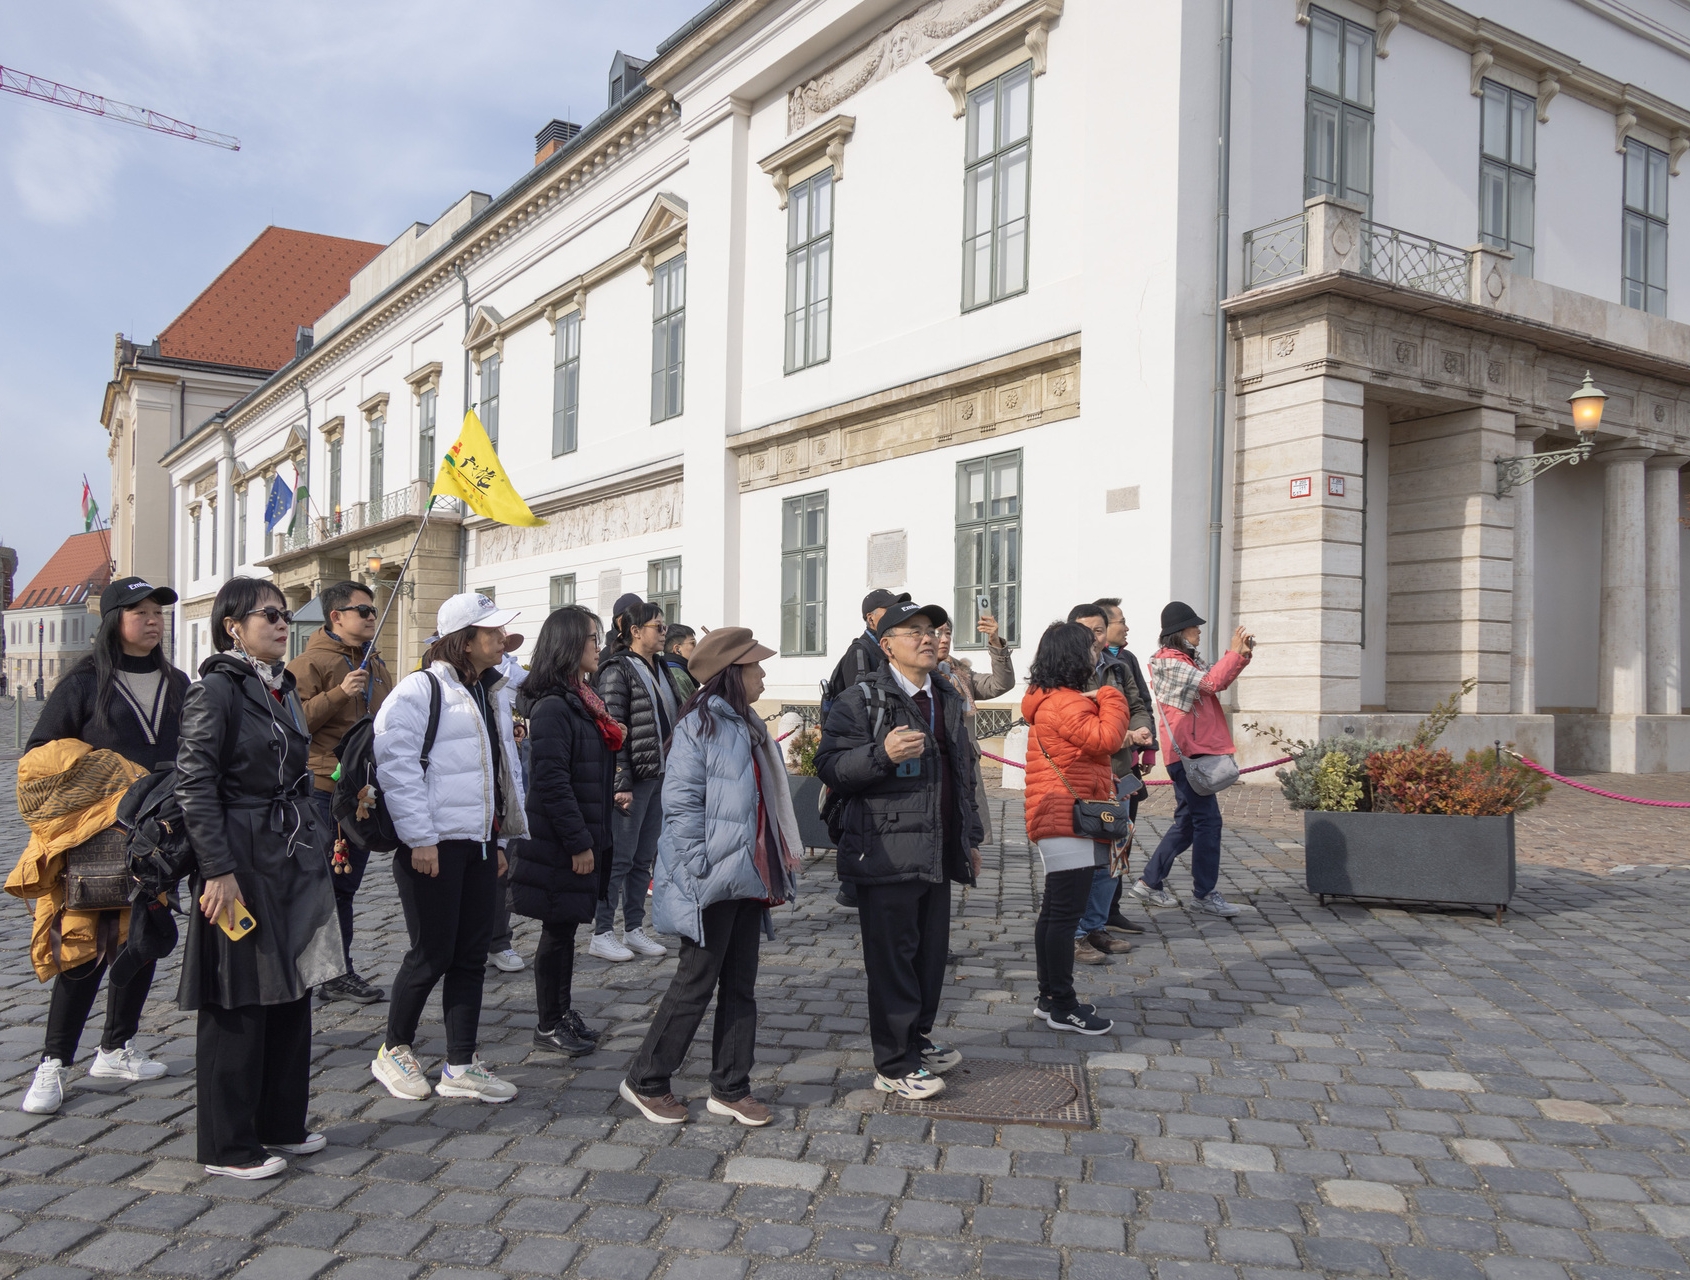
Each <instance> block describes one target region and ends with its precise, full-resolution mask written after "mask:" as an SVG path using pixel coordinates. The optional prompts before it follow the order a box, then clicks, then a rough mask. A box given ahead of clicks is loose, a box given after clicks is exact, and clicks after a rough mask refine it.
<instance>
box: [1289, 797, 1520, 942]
mask: <svg viewBox="0 0 1690 1280" xmlns="http://www.w3.org/2000/svg"><path fill="white" fill-rule="evenodd" d="M1303 857H1304V876H1305V881H1304V882H1305V884H1306V885H1307V886H1308V891H1309V892H1310V893H1313V894H1317V895H1319V897H1320V899H1321V901H1322V903H1324V902H1325V900H1326V899H1327V898H1328V897H1345V898H1389V899H1392V900H1393V901H1397V902H1453V903H1461V904H1463V905H1466V906H1473V907H1482V908H1484V909H1486V910H1493V911H1495V912H1496V918H1497V922H1498V923H1501V921H1502V911H1503V908H1504V907H1506V906H1507V905H1508V903H1509V901H1510V900H1512V898H1513V897H1514V815H1513V814H1511V813H1510V814H1505V815H1504V816H1502V817H1499V818H1454V817H1449V816H1447V815H1444V814H1433V813H1321V812H1319V811H1317V810H1313V809H1305V810H1304V811H1303Z"/></svg>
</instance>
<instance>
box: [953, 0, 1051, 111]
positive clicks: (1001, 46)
mask: <svg viewBox="0 0 1690 1280" xmlns="http://www.w3.org/2000/svg"><path fill="white" fill-rule="evenodd" d="M1062 4H1063V0H1029V2H1028V3H1027V4H1024V5H1022V6H1021V7H1020V8H1018V9H1014V10H1012V11H1011V12H1009V13H1006V14H1004V16H1003V17H1001V18H999V19H998V20H997V21H996V22H993V23H992V24H991V25H990V26H988V27H986V28H985V29H984V30H981V31H978V32H976V33H975V34H974V35H971V36H969V37H968V38H967V39H966V40H960V41H958V42H957V43H956V44H953V45H952V46H951V47H950V48H948V49H944V50H942V51H940V52H939V53H936V54H934V55H933V56H932V57H931V58H929V59H928V60H927V65H928V66H929V67H931V68H932V69H933V74H934V75H936V76H938V77H939V79H941V80H943V81H944V82H945V88H946V89H947V90H949V91H950V95H951V106H952V107H953V108H954V109H953V110H952V112H951V114H952V115H953V116H954V117H957V118H960V117H961V116H962V113H963V112H964V111H966V110H968V73H969V72H970V71H973V70H974V69H976V68H977V67H979V66H982V65H983V64H985V63H987V62H991V61H993V60H995V59H997V58H999V57H1001V56H1003V55H1004V54H1006V53H1009V52H1010V51H1011V50H1012V49H1015V48H1017V47H1019V48H1024V49H1026V51H1027V56H1028V57H1030V58H1032V60H1033V74H1034V75H1035V76H1042V75H1043V74H1044V73H1045V48H1046V45H1047V43H1048V41H1049V39H1050V24H1051V23H1053V22H1055V21H1056V20H1057V19H1058V18H1060V17H1061V16H1062Z"/></svg>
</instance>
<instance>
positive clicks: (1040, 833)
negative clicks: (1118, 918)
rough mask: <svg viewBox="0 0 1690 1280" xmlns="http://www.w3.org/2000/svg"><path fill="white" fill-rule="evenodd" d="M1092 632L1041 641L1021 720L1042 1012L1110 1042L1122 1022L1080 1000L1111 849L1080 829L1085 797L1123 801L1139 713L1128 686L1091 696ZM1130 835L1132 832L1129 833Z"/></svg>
mask: <svg viewBox="0 0 1690 1280" xmlns="http://www.w3.org/2000/svg"><path fill="white" fill-rule="evenodd" d="M1093 663H1094V659H1093V655H1092V633H1091V631H1090V629H1089V628H1087V627H1083V626H1081V625H1079V624H1078V623H1073V622H1058V623H1053V624H1052V625H1051V626H1049V627H1047V628H1046V629H1045V633H1044V636H1043V637H1042V638H1041V639H1040V640H1039V649H1038V653H1037V654H1036V655H1035V656H1034V658H1033V667H1032V670H1031V671H1030V672H1028V675H1027V684H1028V689H1027V694H1026V696H1025V697H1024V698H1022V700H1021V715H1022V718H1023V719H1025V720H1026V721H1027V723H1028V725H1029V726H1031V727H1030V730H1029V732H1028V735H1027V796H1026V801H1025V804H1026V810H1027V838H1028V839H1029V840H1031V841H1033V843H1034V844H1036V845H1037V846H1038V850H1039V857H1040V858H1042V859H1043V860H1044V867H1045V890H1044V903H1043V905H1042V906H1041V907H1040V908H1039V919H1038V923H1037V924H1036V925H1035V926H1034V928H1033V950H1034V954H1035V956H1036V958H1037V963H1038V971H1039V999H1038V1003H1037V1005H1036V1006H1035V1008H1036V1010H1037V1012H1038V1015H1039V1016H1040V1017H1041V1018H1043V1019H1044V1020H1045V1021H1046V1022H1047V1023H1049V1024H1050V1026H1051V1027H1052V1028H1054V1029H1055V1030H1057V1031H1077V1032H1079V1033H1080V1034H1081V1035H1088V1036H1100V1035H1103V1034H1104V1033H1105V1032H1107V1031H1108V1030H1110V1029H1111V1028H1112V1027H1113V1026H1114V1025H1115V1024H1114V1023H1112V1022H1110V1021H1109V1020H1108V1019H1107V1018H1100V1017H1098V1014H1097V1009H1096V1008H1095V1007H1094V1006H1092V1005H1089V1004H1081V1003H1080V1001H1079V997H1077V996H1076V995H1075V994H1074V946H1075V943H1074V930H1075V926H1077V925H1078V924H1079V923H1080V916H1081V914H1082V913H1083V912H1084V910H1085V906H1086V900H1087V898H1088V896H1089V895H1090V893H1091V885H1092V875H1093V872H1094V870H1095V868H1097V867H1101V866H1106V865H1107V864H1108V862H1109V846H1108V845H1107V844H1105V843H1102V842H1100V841H1096V840H1091V839H1088V838H1085V837H1083V836H1078V835H1076V834H1075V832H1074V801H1075V800H1113V799H1114V798H1115V779H1114V775H1113V774H1112V773H1111V772H1110V769H1109V757H1110V755H1111V754H1112V753H1114V752H1115V751H1118V750H1119V749H1120V746H1121V743H1122V742H1123V741H1125V740H1126V736H1127V722H1128V720H1129V718H1130V712H1129V711H1128V708H1127V700H1126V699H1125V698H1124V697H1122V696H1121V693H1120V690H1118V689H1115V688H1113V687H1112V686H1110V685H1104V686H1102V687H1101V688H1099V689H1098V690H1097V691H1096V692H1095V693H1090V694H1088V693H1086V692H1085V691H1084V690H1085V687H1086V685H1087V684H1088V683H1089V682H1090V680H1091V676H1092V671H1093ZM1123 834H1124V833H1123Z"/></svg>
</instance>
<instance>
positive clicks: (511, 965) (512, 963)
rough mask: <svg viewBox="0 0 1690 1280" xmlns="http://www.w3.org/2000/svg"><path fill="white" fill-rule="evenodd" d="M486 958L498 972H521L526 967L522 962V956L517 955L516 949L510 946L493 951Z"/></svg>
mask: <svg viewBox="0 0 1690 1280" xmlns="http://www.w3.org/2000/svg"><path fill="white" fill-rule="evenodd" d="M487 958H488V959H489V960H491V961H492V962H493V967H494V968H495V969H497V970H498V971H499V972H500V973H521V972H522V971H523V969H525V968H526V967H527V966H526V965H525V964H524V963H523V960H522V957H521V956H519V955H517V953H516V950H515V949H514V948H512V947H506V948H505V949H504V950H503V951H495V952H493V954H492V955H490V956H488V957H487Z"/></svg>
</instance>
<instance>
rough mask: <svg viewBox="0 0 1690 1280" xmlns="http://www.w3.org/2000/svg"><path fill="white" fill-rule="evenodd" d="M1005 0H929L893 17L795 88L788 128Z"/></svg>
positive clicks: (791, 129)
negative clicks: (897, 18) (901, 16)
mask: <svg viewBox="0 0 1690 1280" xmlns="http://www.w3.org/2000/svg"><path fill="white" fill-rule="evenodd" d="M1004 3H1005V0H928V3H926V4H924V5H922V6H921V8H919V9H917V10H916V11H915V12H914V13H912V14H910V15H909V17H907V18H904V19H902V20H901V21H899V22H895V23H893V24H892V25H891V26H890V27H887V28H886V29H885V30H884V31H881V32H880V33H879V34H878V35H876V36H875V37H874V38H873V39H872V40H870V41H868V42H867V43H866V44H863V45H860V46H859V47H858V48H856V49H855V50H853V51H852V52H851V53H849V54H847V55H846V56H845V57H843V58H841V59H840V60H839V61H838V62H836V63H834V64H833V65H832V66H831V67H829V68H828V69H827V70H826V71H824V72H822V73H821V74H820V75H819V76H817V77H816V78H815V79H813V80H810V81H808V82H806V83H804V84H801V85H799V86H798V87H797V88H795V89H793V90H792V92H791V93H789V94H788V95H787V99H786V131H787V133H789V134H791V133H797V132H798V131H799V130H800V129H803V128H805V127H806V126H807V125H808V124H809V123H810V122H811V121H812V120H815V119H819V118H820V117H821V116H824V115H826V114H827V113H828V112H829V111H832V110H833V108H835V107H837V106H838V105H839V104H840V103H841V102H843V101H845V99H847V98H849V97H850V96H851V95H852V94H854V93H857V92H859V91H860V90H862V89H866V88H867V87H868V86H869V85H871V84H874V83H875V82H876V81H878V80H884V79H885V78H886V77H887V76H889V75H891V74H892V73H893V72H894V71H900V70H902V69H903V68H904V67H907V66H909V64H910V63H912V62H914V61H915V60H916V59H918V58H920V57H921V56H922V55H924V54H926V53H927V52H928V51H929V50H931V49H934V48H936V47H937V46H938V45H940V44H942V43H943V42H944V41H946V40H949V39H950V38H951V37H952V36H954V35H956V34H957V33H958V32H959V31H964V30H966V29H967V28H969V27H971V26H973V25H974V24H975V23H976V22H978V21H979V20H980V19H981V18H984V17H985V16H986V15H987V14H989V13H991V12H993V11H994V10H996V9H999V8H1002V7H1003V5H1004Z"/></svg>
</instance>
